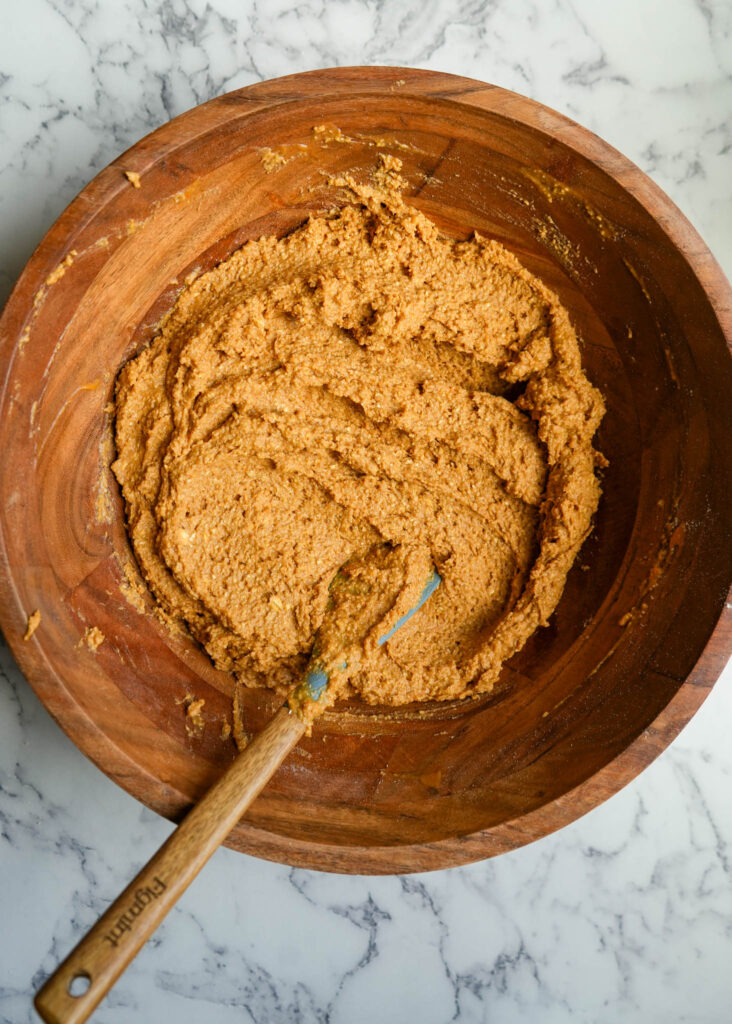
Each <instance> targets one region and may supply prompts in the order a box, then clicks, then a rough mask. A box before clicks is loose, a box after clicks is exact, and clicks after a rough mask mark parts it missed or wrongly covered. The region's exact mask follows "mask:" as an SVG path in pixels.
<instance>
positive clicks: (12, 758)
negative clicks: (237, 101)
mask: <svg viewBox="0 0 732 1024" xmlns="http://www.w3.org/2000/svg"><path fill="white" fill-rule="evenodd" d="M361 63H367V64H368V63H372V64H374V63H383V64H404V65H410V64H414V65H420V66H424V67H432V68H436V69H440V70H445V71H454V72H458V73H462V74H467V75H472V76H474V77H476V78H481V79H483V80H486V81H492V82H495V83H497V84H499V85H502V86H505V87H508V88H511V89H515V90H517V91H519V92H522V93H525V94H527V95H530V96H533V97H535V98H537V99H540V100H541V101H543V102H544V103H546V104H548V105H549V106H553V107H555V108H557V109H558V110H561V111H563V112H565V113H567V114H569V115H570V116H571V117H574V118H575V119H576V120H578V121H580V122H581V123H582V124H584V125H586V126H588V127H589V128H591V129H593V130H594V131H596V132H597V133H598V134H600V135H602V136H603V137H604V138H606V139H607V140H608V141H610V142H611V143H613V144H614V145H616V146H617V147H618V148H619V149H621V150H622V151H623V152H625V153H626V154H627V155H628V156H629V157H630V158H631V159H633V160H634V161H635V162H636V163H638V164H639V165H640V166H641V167H642V168H643V169H644V170H646V171H648V173H650V174H651V175H652V177H653V178H654V179H655V180H656V181H657V182H658V183H659V184H660V185H661V186H662V187H663V188H664V189H665V190H666V191H667V192H668V193H669V194H670V195H671V197H672V198H673V199H674V200H675V201H676V202H677V203H678V204H679V205H680V207H681V208H682V210H684V212H685V213H686V214H687V216H688V217H689V218H690V219H691V220H692V222H693V223H694V224H695V225H696V227H697V228H698V229H699V230H700V232H701V234H702V235H703V237H704V238H705V239H706V241H707V242H708V244H709V245H710V247H711V248H712V251H713V252H714V253H715V255H716V256H717V258H718V259H719V261H720V263H721V265H722V267H723V269H725V270H726V272H727V274H728V276H729V275H732V188H731V187H730V181H731V180H732V161H731V160H730V151H731V147H732V4H731V3H729V2H728V0H696V2H695V0H615V2H614V3H612V4H609V3H604V4H603V3H599V2H597V0H533V2H531V0H512V2H509V0H488V2H480V0H401V2H391V3H389V2H385V0H302V2H300V3H291V2H283V0H268V2H265V0H259V2H254V0H243V2H242V0H208V2H200V0H167V2H164V3H153V2H149V0H148V2H146V0H123V2H112V0H106V2H104V0H96V2H92V0H26V2H24V3H22V4H10V3H8V4H4V5H3V9H2V31H1V32H0V225H1V227H2V231H1V232H0V300H3V299H4V298H5V297H6V295H7V294H8V292H9V290H10V288H11V286H12V284H13V282H14V280H15V278H16V277H17V275H18V273H19V271H20V270H21V268H22V266H23V264H24V262H25V260H26V259H27V258H28V256H29V255H30V253H31V252H32V250H33V248H34V247H35V245H36V244H37V242H38V240H39V239H40V237H41V236H42V234H43V232H44V231H45V230H46V228H47V227H48V226H49V225H50V224H51V223H52V221H53V220H54V219H55V217H56V216H57V215H58V214H59V213H60V212H61V210H62V209H63V207H64V206H65V205H66V203H67V202H68V201H69V200H70V199H71V198H73V196H74V195H75V194H76V192H77V191H78V190H79V189H80V188H81V187H82V186H83V185H84V184H85V182H86V181H87V180H88V179H89V178H90V177H92V176H93V174H94V173H95V172H96V171H97V170H99V169H100V168H101V167H102V166H104V164H106V163H107V162H108V161H109V160H111V159H113V158H114V157H115V156H117V155H118V153H119V152H120V151H122V150H123V149H125V148H126V147H128V146H129V145H132V144H133V143H134V142H135V141H136V140H137V139H138V138H139V137H140V136H141V135H143V134H145V133H146V132H148V131H150V130H152V129H153V128H155V127H156V126H157V125H159V124H160V123H162V122H163V121H165V120H167V119H168V118H170V117H172V116H175V115H176V114H178V113H180V112H182V111H183V110H186V109H188V108H189V107H191V106H193V105H194V104H196V103H199V102H202V101H204V100H206V99H208V98H210V97H211V96H214V95H216V94H218V93H220V92H222V91H226V90H230V89H234V88H237V87H239V86H242V85H246V84H248V83H250V82H253V81H256V80H258V79H260V78H269V77H273V76H276V75H282V74H288V73H291V72H294V71H299V70H306V69H309V68H314V67H321V66H327V65H344V64H361ZM0 677H1V678H0V870H1V871H2V885H1V886H0V922H1V926H0V1021H2V1022H8V1024H24V1022H28V1021H32V1020H34V1019H36V1018H35V1017H34V1014H33V1011H32V1009H31V993H32V991H33V990H34V988H35V987H37V985H38V984H39V983H40V981H41V980H42V978H43V977H44V976H45V975H46V974H47V973H48V972H49V971H50V970H52V968H53V967H54V966H55V965H56V964H57V962H58V961H59V959H60V958H61V957H62V956H63V955H64V954H65V952H66V951H68V949H69V948H70V947H71V945H72V944H73V943H74V941H75V940H76V939H77V938H78V937H79V936H80V935H81V933H82V932H83V931H84V930H85V929H86V928H87V927H88V926H89V924H90V923H91V922H92V921H93V919H94V918H95V916H96V915H97V914H98V913H99V912H100V911H101V910H102V909H103V908H104V906H105V905H106V903H107V902H108V901H109V899H110V898H111V897H112V896H113V895H115V894H116V893H117V892H118V891H119V890H120V888H121V887H122V885H123V883H124V882H125V881H126V880H127V879H128V878H129V877H130V875H131V874H132V873H133V871H134V870H136V869H137V868H138V867H139V866H140V865H141V864H142V863H143V861H144V860H145V859H147V857H148V856H149V855H150V853H152V851H153V850H154V849H155V848H156V846H157V845H158V844H159V843H160V842H161V841H162V839H163V838H164V837H165V836H166V835H167V834H168V832H169V830H170V825H169V824H168V823H167V822H165V821H162V820H161V819H159V818H157V817H156V816H155V815H153V814H151V813H150V812H148V811H146V810H145V809H143V808H142V807H141V806H140V805H139V804H137V803H136V802H135V801H134V800H132V799H131V798H130V797H128V796H127V795H126V794H124V793H123V792H122V791H121V790H119V789H118V788H116V787H115V786H114V785H113V784H112V783H111V782H109V781H108V780H107V779H106V778H105V777H104V776H103V775H101V773H99V772H98V771H97V770H96V769H95V768H94V767H93V766H92V765H91V764H90V763H89V762H88V761H87V760H86V759H85V758H84V757H83V756H82V755H81V754H80V753H79V752H78V751H77V750H76V749H75V748H74V747H73V745H72V744H71V743H70V742H69V741H68V740H67V739H66V737H65V736H64V735H63V734H62V733H61V732H60V730H59V729H58V728H57V727H56V726H55V724H54V723H53V722H52V721H51V719H50V718H49V716H48V714H47V713H46V712H45V710H44V709H43V708H42V707H41V706H40V704H39V703H38V701H37V699H36V698H35V696H34V695H33V693H32V692H31V690H30V688H29V687H28V686H27V684H26V683H25V682H24V680H23V679H22V676H21V675H20V673H19V671H18V669H17V667H16V666H15V664H14V663H13V660H12V657H11V655H10V654H9V652H8V650H7V649H6V648H5V647H1V648H0ZM730 722H732V672H730V670H729V669H728V670H727V673H726V675H725V676H724V677H723V679H722V680H721V681H720V683H719V684H718V685H717V687H716V689H715V691H714V693H713V694H712V696H711V697H710V699H709V700H708V701H707V702H706V704H705V705H704V706H703V708H702V710H701V711H700V712H699V714H698V715H697V716H696V717H695V719H694V720H693V721H692V723H691V724H690V725H689V726H688V727H687V729H686V730H685V731H684V733H683V734H682V735H681V736H680V737H679V739H678V740H677V741H676V742H675V743H674V744H673V745H672V746H671V747H670V748H669V750H668V751H666V753H665V754H664V755H663V756H662V757H661V758H660V759H659V760H658V761H657V762H656V763H655V764H654V765H652V766H651V767H650V768H649V769H648V770H647V771H646V772H645V773H644V774H643V775H642V776H641V777H640V778H639V779H637V780H636V781H635V782H634V783H632V784H631V785H629V786H628V787H627V788H626V789H625V790H623V791H622V792H621V793H620V794H618V795H617V796H616V797H614V798H613V799H612V800H611V801H609V802H608V803H607V804H605V805H603V806H602V807H600V808H597V809H596V810H595V811H593V812H592V813H591V814H589V815H587V816H586V817H585V818H584V819H582V820H581V821H579V822H577V823H575V824H574V825H572V826H570V827H569V828H567V829H564V830H563V831H561V832H560V833H558V834H556V835H554V836H550V837H548V838H546V839H544V840H542V841H541V842H539V843H536V844H534V845H533V846H530V847H527V848H525V849H522V850H519V851H516V852H515V853H513V854H510V855H506V856H503V857H501V858H498V859H496V860H493V861H486V862H483V863H481V864H477V865H472V866H470V867H467V868H461V869H455V870H452V871H444V872H436V873H432V874H427V875H421V876H409V877H404V878H399V877H396V878H372V879H369V878H343V877H339V876H332V875H320V874H317V873H312V872H307V871H300V870H290V869H288V868H285V867H281V866H278V865H272V864H268V863H265V862H262V861H257V860H254V859H252V858H248V857H244V856H241V855H238V854H234V853H231V852H230V851H228V850H221V851H219V853H217V854H216V856H215V859H214V861H213V863H212V864H211V865H210V866H209V868H208V869H207V870H206V871H205V872H204V873H203V874H202V876H201V877H200V878H199V879H198V880H197V882H196V883H195V884H194V886H193V887H192V889H191V890H190V891H189V892H188V893H187V894H186V896H185V898H184V899H183V900H182V901H181V903H180V905H179V906H178V908H177V909H176V910H175V911H174V912H173V913H172V914H171V915H170V917H169V918H168V920H167V921H166V923H165V924H164V925H163V927H162V928H161V929H160V931H159V932H158V933H157V935H156V936H155V937H154V938H153V940H152V941H151V943H150V944H149V945H148V946H147V947H146V949H145V951H144V952H143V954H142V955H141V956H140V957H139V958H138V960H137V961H136V962H135V964H134V965H133V967H132V968H131V970H130V971H129V972H128V973H127V975H126V976H125V977H124V978H123V979H122V981H121V982H120V983H119V985H118V986H117V988H116V989H115V990H114V992H113V993H112V995H111V996H110V997H109V999H108V1000H107V1001H106V1002H105V1004H103V1006H102V1007H101V1008H100V1010H99V1011H98V1013H97V1015H96V1017H95V1019H96V1020H98V1021H99V1022H100V1024H102V1022H104V1024H122V1022H129V1021H133V1020H134V1021H140V1022H147V1021H151V1022H152V1021H155V1022H157V1021H159V1020H164V1019H166V1018H170V1019H175V1020H176V1021H178V1022H179V1024H189V1022H190V1024H193V1022H196V1024H201V1022H202V1024H233V1022H237V1024H239V1022H246V1021H254V1022H256V1024H270V1022H273V1024H280V1022H283V1024H284V1022H291V1021H292V1022H301V1024H311V1022H313V1024H315V1022H317V1024H325V1022H328V1024H361V1022H363V1024H366V1022H369V1024H370V1022H373V1021H378V1022H379V1024H392V1022H393V1024H397V1022H399V1024H401V1022H406V1021H419V1022H420V1024H443V1022H448V1021H454V1020H459V1021H465V1022H486V1024H487V1022H491V1024H493V1022H500V1024H518V1022H521V1024H524V1022H526V1024H529V1022H530V1024H560V1022H561V1024H564V1022H566V1021H572V1022H576V1024H614V1022H616V1021H618V1020H621V1019H622V1020H623V1021H625V1022H628V1024H640V1022H643V1024H646V1022H651V1024H654V1022H656V1021H659V1022H660V1021H663V1022H666V1021H673V1022H681V1021H684V1022H689V1024H725V1022H726V1021H729V1020H732V1010H731V1009H730V1007H731V1006H732V971H730V966H729V965H730V962H731V960H732V795H731V794H732V778H731V776H732V748H731V745H730V740H729V733H730Z"/></svg>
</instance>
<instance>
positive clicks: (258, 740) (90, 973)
mask: <svg viewBox="0 0 732 1024" xmlns="http://www.w3.org/2000/svg"><path fill="white" fill-rule="evenodd" d="M380 548H381V550H380V552H378V553H377V554H376V555H375V556H374V559H373V561H372V562H369V561H364V560H363V559H360V560H356V561H354V562H353V563H347V564H346V565H345V566H343V567H342V568H341V569H340V570H339V572H338V573H337V574H336V576H335V577H334V579H333V581H332V583H331V587H330V595H331V597H330V601H329V607H328V609H327V611H326V614H325V618H324V621H323V624H322V626H321V628H320V630H319V632H318V635H317V636H316V640H315V644H314V647H313V653H312V655H311V658H310V662H309V664H308V667H307V669H306V672H305V676H304V678H303V680H302V682H301V683H299V684H298V685H297V686H296V687H295V689H294V690H293V691H292V693H291V694H290V696H289V697H288V700H287V702H286V703H285V704H284V705H283V706H282V707H281V708H280V710H279V711H278V712H277V713H276V714H275V716H274V717H273V718H272V720H271V721H270V722H269V723H268V724H267V725H266V726H265V728H264V729H263V730H262V731H261V732H260V733H259V734H258V735H257V736H255V738H254V739H253V740H252V741H251V743H250V744H249V745H248V746H247V747H246V748H245V749H244V750H243V751H242V752H241V753H240V754H239V755H238V756H237V757H236V759H235V760H234V761H233V762H232V763H231V765H230V766H229V768H227V770H226V771H225V772H224V774H223V775H222V776H221V778H220V779H219V780H218V782H216V783H215V784H214V785H213V786H212V787H211V789H210V790H209V791H208V792H207V793H206V795H205V796H204V797H203V799H202V800H200V801H199V803H198V804H196V806H195V807H194V808H193V809H192V810H191V811H190V812H189V813H188V814H187V816H186V817H185V818H184V820H183V821H182V822H181V824H180V825H179V826H178V828H177V829H176V830H175V831H174V832H173V834H172V835H171V836H170V837H169V838H168V839H167V840H166V842H165V843H163V845H162V846H161V847H160V849H159V850H158V851H157V853H155V854H154V855H153V856H152V858H151V859H150V860H149V861H148V863H147V865H146V866H145V867H144V868H143V869H142V870H141V871H140V872H139V874H138V875H137V876H136V877H135V878H134V879H133V881H132V882H130V884H129V885H128V886H127V888H126V889H125V890H124V892H122V894H121V895H120V896H119V897H118V898H117V899H116V900H115V902H114V903H113V904H112V905H111V906H110V907H109V909H108V910H107V911H106V912H105V913H104V914H103V915H102V917H100V919H99V920H98V921H97V923H96V924H95V925H94V926H93V927H92V928H91V929H90V931H89V932H87V934H86V935H85V937H84V938H83V939H82V940H81V942H79V944H78V945H77V946H76V947H75V948H74V949H73V950H72V951H71V953H70V954H69V955H68V956H67V958H66V959H65V960H64V962H63V963H62V964H61V965H60V966H59V967H58V968H57V969H56V971H55V972H54V973H53V974H52V975H51V977H50V978H49V979H48V981H46V983H45V984H44V985H43V987H42V988H41V989H40V991H39V992H38V994H37V996H36V998H35V1007H36V1010H37V1011H38V1013H39V1014H40V1016H41V1017H42V1019H43V1020H44V1021H46V1022H47V1024H82V1022H83V1021H85V1020H87V1019H88V1017H89V1016H90V1014H91V1013H92V1012H93V1011H94V1009H95V1007H96V1006H97V1005H98V1004H99V1002H100V1001H101V1000H102V999H103V997H104V996H105V995H106V994H107V992H108V991H109V990H110V988H111V987H112V985H114V983H115V981H116V980H117V979H118V978H119V976H120V975H121V974H122V972H123V971H124V970H125V968H126V967H127V965H128V964H129V963H130V961H131V960H132V959H133V957H134V956H135V955H136V954H137V953H138V952H139V950H140V949H141V948H142V946H143V945H144V943H145V942H146V941H147V939H148V938H149V937H150V936H151V935H152V933H153V932H154V931H155V929H156V928H157V926H158V925H159V924H160V922H161V921H162V920H163V918H164V917H165V915H166V914H167V913H168V912H169V911H170V910H171V908H172V907H173V906H174V905H175V903H177V901H178V898H179V897H180V896H181V895H182V893H183V892H184V891H185V890H186V889H187V888H188V886H189V885H190V884H191V882H192V881H193V879H194V878H195V877H196V875H197V874H198V872H199V871H200V870H201V868H202V867H203V866H204V864H205V863H206V861H207V860H208V859H209V858H210V857H211V855H212V854H213V853H214V852H215V851H216V850H217V849H218V847H219V846H220V845H221V843H222V842H223V841H224V840H225V839H226V837H227V836H228V834H229V832H230V831H231V830H232V828H233V827H234V825H236V823H237V822H238V821H239V819H240V818H241V816H242V815H243V814H244V812H245V811H246V810H247V808H248V807H249V805H250V804H251V803H252V802H253V800H255V799H256V797H257V796H258V794H259V793H260V792H261V791H262V789H263V788H264V786H265V785H266V783H267V782H268V781H269V779H270V778H271V777H272V775H273V774H274V773H275V771H276V770H277V768H278V767H279V765H280V764H281V763H282V761H283V760H284V759H285V758H286V757H287V755H288V753H289V752H290V751H291V750H292V748H293V747H294V746H295V745H296V744H297V742H298V741H299V740H300V739H301V737H302V736H303V734H304V733H305V731H306V730H307V729H308V727H309V723H311V722H312V720H313V719H314V718H316V717H317V716H318V714H319V713H321V711H322V709H323V708H324V707H326V706H328V705H329V704H330V703H331V698H332V692H329V691H330V689H331V686H332V684H333V679H334V677H336V678H337V677H338V676H339V674H343V673H345V672H347V670H348V667H349V661H351V663H352V664H353V662H354V661H355V662H357V661H358V658H359V656H360V653H361V649H362V648H363V644H364V642H365V639H366V637H367V636H368V634H369V633H370V632H371V631H372V630H374V629H375V628H376V627H377V625H378V623H379V622H380V621H382V620H383V612H384V610H385V608H384V605H385V604H386V605H387V607H388V605H389V603H390V595H389V593H388V592H387V593H383V592H382V590H381V588H380V587H379V582H380V580H381V579H382V578H383V579H386V578H387V577H388V575H389V573H388V571H386V570H387V569H388V568H389V564H390V559H391V558H392V555H391V551H390V549H386V548H385V546H380ZM380 562H381V563H383V565H381V566H380V565H379V563H380ZM374 566H376V567H377V568H376V571H373V570H374ZM382 568H383V569H384V571H383V572H382V571H381V569H382ZM364 570H368V571H364ZM440 583H441V578H440V575H439V573H438V572H437V570H436V569H434V568H432V571H431V572H430V574H429V577H428V579H427V581H426V583H425V585H424V589H423V590H422V592H421V594H420V595H419V598H418V600H417V601H416V602H415V603H414V604H413V605H412V607H411V608H409V610H408V611H406V612H405V613H404V614H403V615H402V616H401V617H400V618H399V619H398V620H397V621H396V622H395V623H394V624H393V625H392V626H391V628H390V629H388V631H387V632H385V633H384V635H382V636H380V637H378V639H377V640H376V643H377V644H378V645H382V644H384V643H386V642H387V641H388V640H390V639H391V638H392V636H393V635H394V634H395V633H396V631H397V630H398V629H400V628H401V627H402V626H403V625H404V624H405V622H407V621H408V620H409V619H410V618H411V617H412V615H414V613H415V612H416V611H418V610H419V609H420V608H421V607H422V605H423V604H424V603H425V601H427V600H428V598H429V597H430V596H431V595H432V594H433V593H434V592H435V590H436V589H437V588H438V587H439V585H440Z"/></svg>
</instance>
